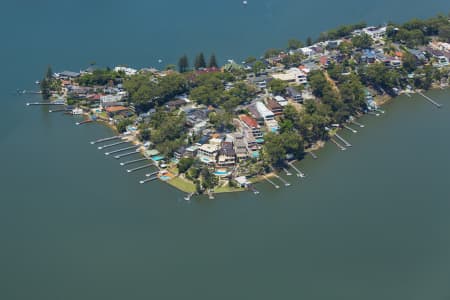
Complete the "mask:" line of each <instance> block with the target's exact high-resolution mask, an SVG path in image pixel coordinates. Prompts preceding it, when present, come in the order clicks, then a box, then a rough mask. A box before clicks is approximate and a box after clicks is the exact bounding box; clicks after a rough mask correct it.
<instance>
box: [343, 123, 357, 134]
mask: <svg viewBox="0 0 450 300" xmlns="http://www.w3.org/2000/svg"><path fill="white" fill-rule="evenodd" d="M344 128H345V129H347V130H350V131H351V132H353V133H357V132H358V131H357V130H355V129H353V128H351V127H349V126H347V125H344Z"/></svg>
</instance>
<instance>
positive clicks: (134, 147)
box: [105, 142, 139, 158]
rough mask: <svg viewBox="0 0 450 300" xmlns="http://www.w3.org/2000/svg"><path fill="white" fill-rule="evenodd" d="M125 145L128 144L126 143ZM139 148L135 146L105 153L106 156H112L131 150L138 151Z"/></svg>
mask: <svg viewBox="0 0 450 300" xmlns="http://www.w3.org/2000/svg"><path fill="white" fill-rule="evenodd" d="M124 143H127V142H124ZM137 147H139V146H136V145H133V146H130V147H125V148H122V149H117V150H114V151H110V152H105V155H110V154H114V153H118V152H122V151H126V150H130V149H136V148H137ZM135 151H136V152H137V150H135ZM119 158H120V157H119Z"/></svg>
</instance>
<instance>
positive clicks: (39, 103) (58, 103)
mask: <svg viewBox="0 0 450 300" xmlns="http://www.w3.org/2000/svg"><path fill="white" fill-rule="evenodd" d="M32 105H65V104H64V103H60V102H27V106H32Z"/></svg>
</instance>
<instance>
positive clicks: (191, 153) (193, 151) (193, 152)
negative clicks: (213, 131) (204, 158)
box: [184, 145, 198, 157]
mask: <svg viewBox="0 0 450 300" xmlns="http://www.w3.org/2000/svg"><path fill="white" fill-rule="evenodd" d="M197 151H198V146H195V145H193V146H189V147H187V148H186V151H185V152H184V156H186V157H195V156H197Z"/></svg>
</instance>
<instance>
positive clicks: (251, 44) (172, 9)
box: [0, 0, 450, 300]
mask: <svg viewBox="0 0 450 300" xmlns="http://www.w3.org/2000/svg"><path fill="white" fill-rule="evenodd" d="M415 2H417V3H413V2H412V1H397V2H396V3H392V2H391V1H384V0H383V1H379V2H377V5H376V6H374V5H372V4H370V3H367V4H362V3H360V2H357V1H340V2H339V4H338V3H335V2H331V1H330V2H329V3H326V2H320V3H319V2H317V3H300V2H294V1H287V0H286V1H276V2H275V1H256V0H253V1H249V5H248V7H247V8H243V7H242V4H241V2H240V1H233V2H230V1H227V2H224V1H194V2H189V3H188V2H187V1H172V2H164V1H161V2H158V3H156V2H150V1H130V2H129V3H131V4H125V2H123V1H120V2H119V1H97V2H96V3H95V4H93V3H91V2H88V1H49V0H47V1H40V3H39V2H36V1H35V2H31V1H23V0H22V1H14V2H13V1H3V2H2V4H0V25H1V26H0V33H1V36H2V43H1V45H0V49H1V53H2V55H1V56H0V60H1V62H2V66H3V72H2V74H1V75H0V77H1V80H0V86H1V89H0V101H1V104H2V111H3V114H2V118H1V119H0V128H1V129H2V134H1V135H0V149H1V150H0V154H1V155H0V166H1V168H0V176H1V177H0V187H1V189H0V195H1V196H0V199H1V200H0V241H1V247H0V298H1V299H8V300H9V299H20V300H22V299H46V300H47V299H180V298H184V299H320V300H322V299H323V300H325V299H351V300H353V299H355V300H356V299H369V300H371V299H374V300H375V299H396V300H398V299H408V300H410V299H412V300H416V299H417V300H419V299H420V300H421V299H449V298H450V288H449V285H448V282H450V218H449V217H448V215H449V213H450V202H449V191H448V185H449V175H450V159H448V153H449V152H450V142H449V139H448V132H449V130H450V121H449V120H450V118H449V117H450V102H449V98H450V92H449V91H434V92H431V93H429V95H430V96H431V97H432V98H434V99H436V100H438V101H439V102H441V103H443V104H444V107H443V108H442V109H441V110H438V109H436V108H435V107H433V106H432V105H431V104H429V103H428V102H426V101H425V100H424V99H422V98H420V97H413V98H411V99H410V98H406V97H405V98H400V99H396V100H395V101H394V102H393V103H391V104H389V105H387V106H386V108H385V109H386V111H387V113H386V114H385V115H383V116H381V117H379V118H377V117H372V116H371V117H366V118H364V119H363V120H362V121H361V122H363V123H364V124H365V125H366V127H365V128H362V129H358V130H359V132H358V133H357V134H351V133H348V132H343V136H344V137H346V138H348V140H349V141H350V142H351V143H352V144H353V145H354V147H352V148H351V149H349V150H347V151H345V152H341V151H338V150H337V149H336V147H335V146H334V145H328V146H327V147H325V149H323V150H321V151H320V152H318V155H319V156H320V158H319V159H318V160H317V161H314V160H310V159H307V160H305V161H304V162H302V163H301V164H300V166H301V169H302V171H304V172H306V173H307V174H308V178H307V179H305V180H298V179H297V178H296V177H295V178H294V177H286V179H287V180H289V181H290V182H291V183H292V186H291V187H288V188H284V187H283V188H281V189H280V190H276V191H275V190H274V189H273V188H272V187H271V186H269V185H265V184H262V185H260V186H258V189H259V190H260V191H261V194H260V195H259V196H254V195H253V194H250V193H242V194H232V195H220V196H218V197H217V198H216V200H214V201H210V200H207V199H198V200H194V201H192V202H186V201H184V200H182V197H183V195H182V194H181V193H179V192H177V191H176V190H174V189H172V188H170V187H169V186H167V185H164V184H161V183H159V182H153V183H151V184H147V185H140V184H138V183H137V181H138V180H139V179H140V178H142V176H143V173H144V172H136V173H135V174H131V175H130V174H126V172H125V171H124V168H123V167H121V166H119V164H118V161H116V160H115V159H113V158H110V157H106V156H105V155H103V152H102V151H99V150H97V149H96V147H95V146H92V145H90V144H89V141H91V140H93V139H96V138H101V137H105V136H109V135H111V132H110V130H109V129H107V128H105V127H102V126H99V125H94V124H88V125H84V126H75V125H74V123H75V122H76V118H74V117H69V116H64V115H60V114H49V113H48V112H47V109H46V108H41V107H32V108H27V107H25V105H24V103H26V102H28V101H30V100H36V98H33V97H32V96H18V95H15V94H14V93H13V91H14V90H15V89H16V88H28V89H32V88H34V87H33V84H32V82H33V81H34V80H36V79H38V78H40V77H41V73H42V71H43V70H44V69H45V66H46V65H47V64H48V63H52V64H53V65H54V68H55V69H57V70H60V69H65V68H72V69H76V68H79V67H80V66H84V65H86V64H88V63H89V62H91V61H93V60H95V61H97V62H98V63H99V64H104V65H107V64H110V65H113V64H115V63H129V64H131V65H137V66H148V65H154V66H157V63H156V61H157V59H158V58H162V59H164V62H169V61H172V60H176V58H177V57H178V56H179V55H180V54H182V53H183V52H185V51H186V52H187V53H196V52H197V51H199V50H204V51H205V52H208V53H209V52H210V51H216V53H217V54H218V56H220V57H221V58H222V59H226V58H228V57H234V58H236V59H240V58H243V57H245V56H247V55H248V54H259V53H262V52H263V51H264V49H266V48H269V47H272V46H282V45H284V43H285V40H287V39H288V38H290V37H293V36H297V37H300V38H305V37H306V35H307V33H310V32H311V33H313V34H316V33H318V32H320V31H322V30H324V29H326V28H328V27H331V26H334V25H337V24H339V23H343V22H356V21H359V20H361V19H365V20H367V21H370V22H374V23H381V22H384V21H387V20H389V19H393V20H398V21H401V20H405V19H407V18H410V17H412V16H430V15H432V14H435V13H436V12H438V11H443V10H447V11H448V9H449V6H448V4H445V3H444V1H427V2H426V3H425V2H419V1H415ZM325 7H326V8H325ZM405 8H406V10H404V9H405ZM349 10H351V13H348V11H349ZM236 46H238V47H236Z"/></svg>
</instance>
